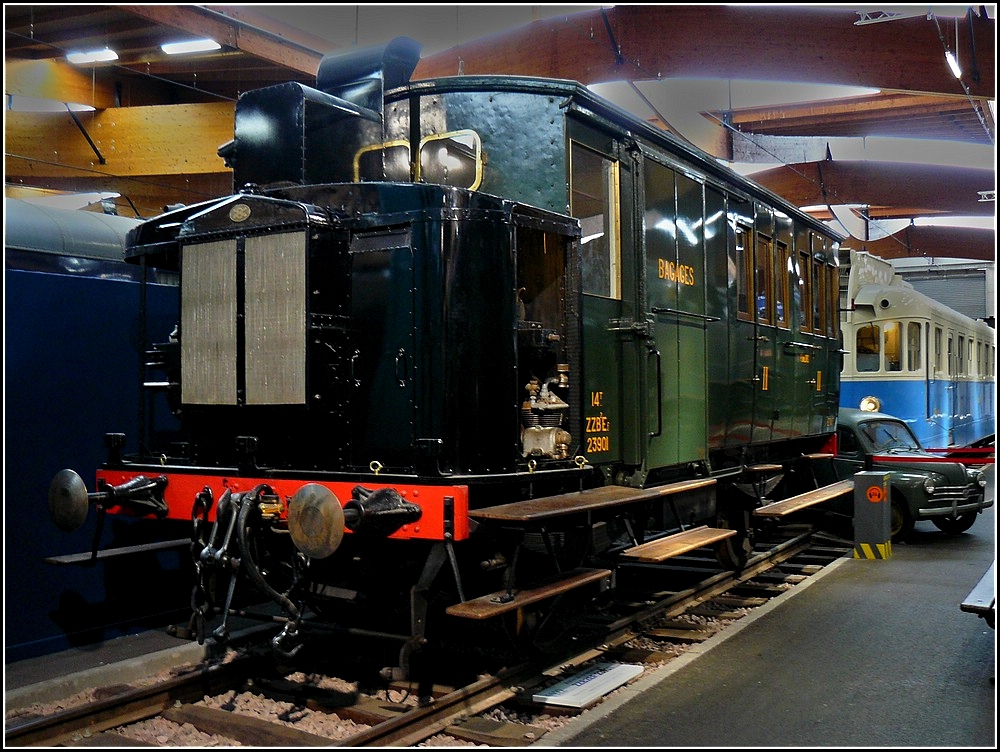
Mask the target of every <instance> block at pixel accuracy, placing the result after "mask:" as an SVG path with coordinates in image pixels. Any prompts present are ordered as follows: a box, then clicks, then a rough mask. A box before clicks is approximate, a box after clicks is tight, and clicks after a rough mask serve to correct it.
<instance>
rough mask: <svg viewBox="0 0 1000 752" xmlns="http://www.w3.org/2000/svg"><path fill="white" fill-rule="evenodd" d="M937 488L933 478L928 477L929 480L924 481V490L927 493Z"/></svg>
mask: <svg viewBox="0 0 1000 752" xmlns="http://www.w3.org/2000/svg"><path fill="white" fill-rule="evenodd" d="M935 488H937V485H936V484H935V483H934V480H933V479H931V478H928V479H927V480H925V481H924V490H925V491H926V492H927V493H929V494H932V493H934V489H935Z"/></svg>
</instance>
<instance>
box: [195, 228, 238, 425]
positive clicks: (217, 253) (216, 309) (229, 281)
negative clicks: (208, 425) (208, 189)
mask: <svg viewBox="0 0 1000 752" xmlns="http://www.w3.org/2000/svg"><path fill="white" fill-rule="evenodd" d="M181 270H182V271H181V273H182V275H183V278H184V281H185V282H184V291H183V294H182V296H181V384H182V387H181V390H182V391H181V401H182V402H183V403H184V404H188V405H235V404H236V374H237V361H236V241H235V240H234V239H229V240H220V241H216V242H211V243H199V244H197V245H190V246H186V247H185V248H184V250H183V259H182V262H181Z"/></svg>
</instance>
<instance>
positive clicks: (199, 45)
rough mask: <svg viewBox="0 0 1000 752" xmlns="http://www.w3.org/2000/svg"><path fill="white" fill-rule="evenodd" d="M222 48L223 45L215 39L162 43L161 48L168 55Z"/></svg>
mask: <svg viewBox="0 0 1000 752" xmlns="http://www.w3.org/2000/svg"><path fill="white" fill-rule="evenodd" d="M221 48H222V45H221V44H219V43H218V42H216V41H215V40H214V39H193V40H191V41H189V42H169V43H167V44H162V45H160V49H161V50H163V51H164V52H166V53H167V54H168V55H183V54H185V53H188V52H209V51H211V50H218V49H221Z"/></svg>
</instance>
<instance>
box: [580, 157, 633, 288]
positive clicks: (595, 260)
mask: <svg viewBox="0 0 1000 752" xmlns="http://www.w3.org/2000/svg"><path fill="white" fill-rule="evenodd" d="M618 185H619V172H618V163H617V162H615V161H612V160H610V159H607V158H605V157H603V156H602V155H600V154H598V153H597V152H595V151H593V150H591V149H588V148H586V147H585V146H582V145H581V144H578V143H576V142H574V143H573V145H572V149H571V152H570V213H571V214H572V215H573V216H574V217H577V218H578V219H579V220H580V230H581V238H580V249H581V255H582V257H583V258H582V283H583V291H584V292H585V293H590V294H591V295H600V296H602V297H605V298H612V299H615V300H620V299H621V248H620V245H621V243H620V231H619V216H618V214H619V205H618Z"/></svg>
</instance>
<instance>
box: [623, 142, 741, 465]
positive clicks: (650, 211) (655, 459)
mask: <svg viewBox="0 0 1000 752" xmlns="http://www.w3.org/2000/svg"><path fill="white" fill-rule="evenodd" d="M643 173H644V181H643V183H644V189H645V191H644V222H643V225H644V227H643V232H644V240H645V264H646V269H645V272H646V273H645V282H646V284H645V290H646V306H647V310H648V312H649V313H648V317H647V318H648V319H649V320H650V321H652V337H651V338H650V340H649V342H648V348H647V350H648V352H647V374H648V376H647V387H646V392H647V395H648V399H647V400H646V405H647V436H648V442H649V443H648V456H647V458H646V459H647V467H648V468H649V469H650V470H655V469H656V468H663V467H669V466H672V465H677V464H679V463H686V462H697V461H701V460H705V459H706V458H707V446H708V405H707V399H706V397H707V391H708V390H707V383H708V373H707V368H708V366H707V362H708V348H707V342H708V340H707V336H708V327H709V325H710V324H711V322H713V321H718V320H719V317H718V316H711V315H709V314H708V312H707V310H706V290H707V286H708V285H709V284H712V281H711V277H712V276H714V275H709V274H706V256H705V250H706V247H705V240H706V235H710V234H713V233H714V232H716V231H718V230H720V229H723V230H724V227H722V226H720V225H721V222H720V220H721V219H722V217H723V216H724V214H723V212H722V211H721V210H719V209H720V208H721V204H722V200H721V196H720V195H719V194H717V193H714V192H711V194H710V195H711V196H712V197H713V198H714V200H712V199H710V203H714V204H717V206H713V207H712V209H713V214H714V215H715V216H714V217H713V218H712V219H711V220H710V221H711V224H710V225H709V227H708V228H706V216H705V215H706V204H705V201H706V196H705V189H704V185H703V184H702V183H701V182H699V181H698V180H695V179H692V178H691V177H688V176H686V175H684V174H682V173H681V172H679V171H677V170H674V169H671V168H669V167H666V166H664V165H662V164H660V163H659V162H656V161H654V160H652V159H649V158H647V159H645V160H644V162H643ZM723 236H724V232H723Z"/></svg>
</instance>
